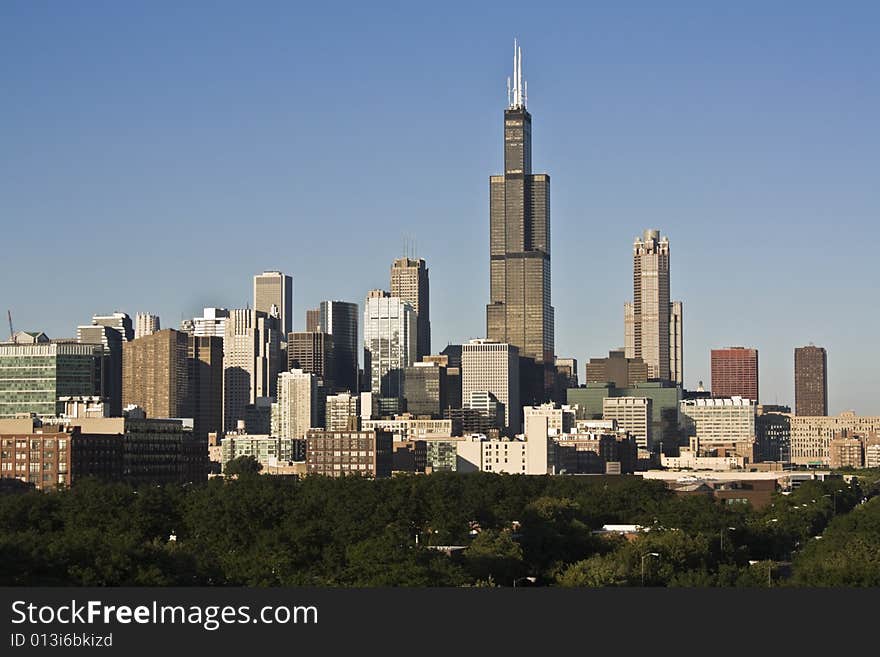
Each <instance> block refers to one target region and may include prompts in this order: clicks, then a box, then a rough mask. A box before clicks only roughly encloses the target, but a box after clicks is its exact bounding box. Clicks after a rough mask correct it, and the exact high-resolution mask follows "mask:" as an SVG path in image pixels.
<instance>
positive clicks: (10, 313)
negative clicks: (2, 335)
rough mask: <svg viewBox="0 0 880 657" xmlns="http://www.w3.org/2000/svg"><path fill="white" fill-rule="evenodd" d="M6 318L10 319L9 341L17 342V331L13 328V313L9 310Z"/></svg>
mask: <svg viewBox="0 0 880 657" xmlns="http://www.w3.org/2000/svg"><path fill="white" fill-rule="evenodd" d="M6 316H7V317H8V318H9V341H10V342H15V330H14V329H13V328H12V311H11V310H7V311H6Z"/></svg>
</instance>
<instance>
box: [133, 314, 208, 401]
mask: <svg viewBox="0 0 880 657" xmlns="http://www.w3.org/2000/svg"><path fill="white" fill-rule="evenodd" d="M188 351H189V336H188V335H187V334H186V333H182V332H180V331H175V330H174V329H165V330H163V331H157V332H156V333H153V334H152V335H147V336H144V337H142V338H138V339H137V340H133V341H131V342H125V343H123V345H122V405H123V407H125V406H129V405H135V406H140V407H141V408H143V409H144V411H146V413H147V417H149V418H183V417H193V405H192V398H191V396H190V390H189V367H188V361H187V358H188Z"/></svg>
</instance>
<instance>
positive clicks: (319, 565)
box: [0, 461, 880, 587]
mask: <svg viewBox="0 0 880 657" xmlns="http://www.w3.org/2000/svg"><path fill="white" fill-rule="evenodd" d="M239 466H241V467H239ZM234 469H236V470H237V472H238V475H239V476H238V477H236V478H231V477H230V478H225V479H222V478H217V479H212V480H210V481H207V482H205V483H204V484H199V485H187V486H142V487H140V488H132V487H131V486H128V485H124V484H113V483H100V482H97V481H89V480H82V481H78V482H77V483H76V484H75V485H74V486H73V487H72V488H71V489H69V490H65V491H61V492H57V493H52V494H43V493H38V492H31V493H27V494H21V495H5V496H0V585H48V586H83V585H91V586H120V585H129V586H138V585H145V586H167V585H177V586H186V585H247V586H355V587H361V586H512V585H513V583H514V581H518V580H520V579H522V578H524V577H529V578H535V579H536V583H537V584H539V585H548V584H549V585H554V584H555V585H560V586H640V585H641V584H642V573H643V572H644V583H645V585H647V586H766V585H767V584H766V574H767V567H766V564H769V565H770V567H771V568H775V566H773V564H772V563H771V561H773V562H781V561H788V560H789V559H791V558H793V559H794V566H793V577H792V580H791V581H792V583H795V584H805V585H811V586H831V585H837V584H845V585H864V586H877V585H880V581H878V573H880V554H878V552H880V549H878V544H880V510H878V507H877V502H875V501H872V502H869V503H868V504H865V505H858V502H859V501H860V500H861V499H862V497H863V493H862V489H861V488H860V486H859V485H855V486H847V485H846V484H844V483H843V482H842V481H840V480H835V481H829V482H825V483H821V482H811V483H807V484H804V485H803V486H802V487H801V488H800V489H798V490H797V491H795V492H794V493H792V494H791V495H787V496H783V495H777V496H776V497H775V498H774V500H773V506H770V507H768V508H767V509H764V510H761V511H755V510H754V509H751V508H749V507H745V508H731V507H729V506H726V505H723V504H719V503H716V502H713V501H712V500H711V499H709V498H706V497H702V496H694V497H677V496H676V495H674V494H673V493H671V492H669V491H668V490H666V489H665V488H664V487H663V485H662V484H658V483H657V482H653V481H645V480H642V479H640V478H636V477H611V476H609V477H549V476H548V477H525V476H517V475H495V474H489V473H474V474H467V475H460V474H454V473H452V474H450V473H438V474H434V475H431V476H402V477H394V478H391V479H383V480H378V481H373V480H369V479H363V478H360V477H356V476H350V477H344V478H340V479H331V478H324V477H306V478H304V479H302V480H296V479H293V478H287V477H269V476H265V477H260V476H249V475H248V473H251V474H253V473H254V472H255V471H256V469H255V468H254V467H253V463H250V464H248V463H246V462H244V461H239V464H237V465H236V466H235V467H234ZM854 507H855V510H854V511H851V510H852V509H853V508H854ZM606 523H625V524H632V523H636V524H641V525H644V526H646V527H648V528H649V529H650V531H648V532H646V533H643V534H640V535H638V536H637V537H635V538H634V539H633V540H625V539H624V538H621V537H616V536H611V537H609V536H607V535H603V536H601V537H600V536H597V535H595V534H594V533H593V531H594V530H596V529H599V528H600V527H601V526H602V525H603V524H606ZM829 523H831V524H830V525H829ZM822 532H824V538H822V539H821V540H816V539H814V538H813V536H815V535H817V534H819V533H822ZM722 542H723V546H722ZM444 546H464V547H465V549H463V550H453V551H451V552H447V551H446V550H445V549H437V548H444ZM650 553H657V554H658V555H660V556H659V557H653V556H645V555H649V554H650ZM750 560H751V561H756V560H757V561H759V562H760V563H759V564H756V565H754V566H750V565H749V561H750ZM762 564H765V566H762ZM643 565H644V569H643ZM785 570H786V569H779V571H778V572H776V571H774V573H775V574H774V584H775V583H776V582H777V581H780V580H781V579H782V578H783V573H784V571H785Z"/></svg>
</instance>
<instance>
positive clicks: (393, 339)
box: [364, 290, 418, 414]
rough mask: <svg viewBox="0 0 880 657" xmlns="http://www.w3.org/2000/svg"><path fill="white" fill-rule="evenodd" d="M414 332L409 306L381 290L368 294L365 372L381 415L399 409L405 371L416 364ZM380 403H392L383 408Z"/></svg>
mask: <svg viewBox="0 0 880 657" xmlns="http://www.w3.org/2000/svg"><path fill="white" fill-rule="evenodd" d="M417 331H418V329H417V324H416V314H415V311H414V310H413V307H412V306H411V305H410V304H408V303H407V302H406V301H404V300H403V299H400V298H398V297H393V296H391V295H390V294H388V292H384V291H382V290H372V291H371V292H370V294H369V296H368V297H367V299H366V304H365V307H364V372H365V374H366V373H368V376H369V377H370V388H369V389H370V391H371V392H372V393H373V395H374V396H376V397H378V398H379V407H380V412H383V414H386V413H387V412H395V411H394V405H395V404H397V406H396V408H397V410H398V411H399V410H400V407H401V406H402V403H400V402H402V400H403V376H404V370H405V369H406V368H407V367H409V366H410V365H412V364H413V363H415V362H416V343H417V340H418V336H417ZM382 400H387V401H388V402H392V403H390V404H388V405H387V406H385V405H383V401H382Z"/></svg>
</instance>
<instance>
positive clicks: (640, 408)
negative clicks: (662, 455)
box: [602, 397, 662, 451]
mask: <svg viewBox="0 0 880 657" xmlns="http://www.w3.org/2000/svg"><path fill="white" fill-rule="evenodd" d="M651 410H652V405H651V399H650V398H648V397H606V398H605V399H603V400H602V419H603V420H613V421H614V422H615V423H616V426H617V428H618V429H620V430H621V431H628V432H629V433H630V434H631V435H632V436H633V437H634V438H635V441H636V445H638V446H639V447H641V448H642V449H650V450H655V451H662V444H660V441H656V444H655V441H654V436H653V434H652V432H651V429H652V425H653V417H652V412H651Z"/></svg>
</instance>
